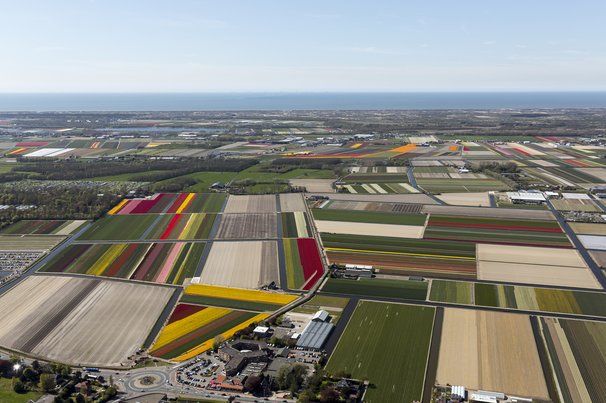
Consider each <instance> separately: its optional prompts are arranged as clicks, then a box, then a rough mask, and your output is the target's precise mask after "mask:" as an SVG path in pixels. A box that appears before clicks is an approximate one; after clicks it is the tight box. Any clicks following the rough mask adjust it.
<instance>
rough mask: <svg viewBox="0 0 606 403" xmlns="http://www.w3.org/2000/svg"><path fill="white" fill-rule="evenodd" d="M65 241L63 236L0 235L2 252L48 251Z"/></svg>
mask: <svg viewBox="0 0 606 403" xmlns="http://www.w3.org/2000/svg"><path fill="white" fill-rule="evenodd" d="M64 239H65V237H64V236H61V235H0V250H3V251H18V250H36V251H48V250H51V249H53V248H54V247H55V246H57V245H58V244H59V243H61V242H62V241H63V240H64Z"/></svg>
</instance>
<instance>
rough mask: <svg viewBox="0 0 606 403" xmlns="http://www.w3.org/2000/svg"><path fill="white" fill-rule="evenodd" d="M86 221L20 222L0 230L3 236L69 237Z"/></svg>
mask: <svg viewBox="0 0 606 403" xmlns="http://www.w3.org/2000/svg"><path fill="white" fill-rule="evenodd" d="M86 222H87V221H86V220H21V221H18V222H16V223H15V224H13V225H11V226H8V227H6V228H3V229H2V230H0V234H3V235H71V234H73V233H74V232H76V230H78V228H80V227H81V226H82V225H84V224H85V223H86Z"/></svg>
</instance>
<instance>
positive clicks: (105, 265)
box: [42, 242, 204, 284]
mask: <svg viewBox="0 0 606 403" xmlns="http://www.w3.org/2000/svg"><path fill="white" fill-rule="evenodd" d="M203 250H204V243H185V242H181V243H132V244H78V245H72V246H70V247H68V248H67V249H65V250H64V251H63V252H62V253H61V254H59V255H58V256H57V257H55V258H54V259H53V260H52V261H51V262H49V263H48V264H47V265H46V266H45V267H43V268H42V271H44V272H50V273H78V274H88V275H92V276H103V277H118V278H125V279H130V280H140V281H149V282H154V283H166V284H182V283H183V281H185V279H186V278H191V277H193V275H194V273H195V271H196V268H197V267H198V263H199V261H200V258H201V256H202V251H203Z"/></svg>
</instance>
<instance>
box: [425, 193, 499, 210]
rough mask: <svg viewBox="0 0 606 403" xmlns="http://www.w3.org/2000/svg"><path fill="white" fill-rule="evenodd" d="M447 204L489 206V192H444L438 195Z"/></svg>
mask: <svg viewBox="0 0 606 403" xmlns="http://www.w3.org/2000/svg"><path fill="white" fill-rule="evenodd" d="M436 197H437V198H438V199H440V200H442V201H443V202H444V203H446V204H450V205H454V206H470V207H489V206H490V200H489V199H488V192H478V193H444V194H442V195H440V196H436Z"/></svg>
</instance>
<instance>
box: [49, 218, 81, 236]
mask: <svg viewBox="0 0 606 403" xmlns="http://www.w3.org/2000/svg"><path fill="white" fill-rule="evenodd" d="M85 222H86V220H73V221H72V222H71V223H69V224H68V225H66V226H65V227H63V228H61V230H59V231H57V232H56V233H55V235H69V234H71V233H72V232H73V231H75V230H76V229H77V228H78V227H80V226H81V225H83V224H84V223H85Z"/></svg>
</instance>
